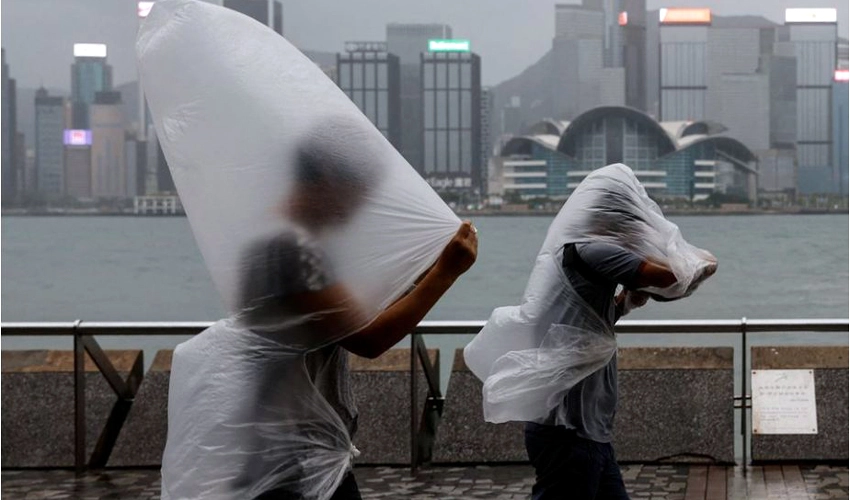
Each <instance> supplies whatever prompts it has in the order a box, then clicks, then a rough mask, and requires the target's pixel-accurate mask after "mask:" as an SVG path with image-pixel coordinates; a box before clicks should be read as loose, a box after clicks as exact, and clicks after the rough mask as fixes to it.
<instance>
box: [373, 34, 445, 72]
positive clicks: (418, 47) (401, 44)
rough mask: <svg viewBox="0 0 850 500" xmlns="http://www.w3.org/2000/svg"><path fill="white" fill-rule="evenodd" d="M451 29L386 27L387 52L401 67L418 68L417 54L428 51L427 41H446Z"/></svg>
mask: <svg viewBox="0 0 850 500" xmlns="http://www.w3.org/2000/svg"><path fill="white" fill-rule="evenodd" d="M451 37H452V28H451V26H448V25H446V24H433V23H432V24H403V23H390V24H388V25H387V52H389V53H390V54H395V55H396V56H398V58H399V62H400V63H401V64H402V65H405V64H408V65H414V66H417V67H418V66H419V54H421V53H423V52H427V51H428V41H429V40H447V39H450V38H451Z"/></svg>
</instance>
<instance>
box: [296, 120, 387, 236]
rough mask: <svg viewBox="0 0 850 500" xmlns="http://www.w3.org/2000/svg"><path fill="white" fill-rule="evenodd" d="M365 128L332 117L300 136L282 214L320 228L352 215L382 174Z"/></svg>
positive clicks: (377, 152)
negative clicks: (292, 176) (290, 184)
mask: <svg viewBox="0 0 850 500" xmlns="http://www.w3.org/2000/svg"><path fill="white" fill-rule="evenodd" d="M358 118H359V117H358ZM370 126H371V125H369V124H368V123H363V120H359V119H356V118H352V117H350V116H334V117H331V118H327V119H324V120H321V121H320V124H319V125H318V126H317V127H314V128H313V129H312V130H310V131H309V132H308V133H307V134H305V137H304V138H303V139H302V141H301V144H300V145H299V146H298V147H297V150H296V152H295V169H294V170H295V175H294V186H293V189H292V191H291V194H290V196H289V199H288V203H287V206H286V215H287V216H289V217H290V218H292V219H293V220H294V221H296V222H298V223H299V224H302V225H304V226H305V227H306V228H308V229H311V230H314V231H319V230H322V229H324V228H327V227H332V226H337V225H340V224H343V223H345V222H346V221H348V220H349V219H350V218H351V217H352V216H353V215H354V214H355V213H356V211H357V209H358V208H359V207H360V206H361V205H362V204H363V203H364V202H365V201H366V200H367V198H368V196H369V194H370V193H371V192H373V191H374V189H375V188H376V187H377V184H378V183H379V182H380V178H381V176H380V175H379V171H380V168H381V165H380V163H379V158H381V155H380V149H378V148H377V147H376V146H377V144H376V137H375V135H376V134H374V131H371V130H369V127H370Z"/></svg>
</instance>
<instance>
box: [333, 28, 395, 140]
mask: <svg viewBox="0 0 850 500" xmlns="http://www.w3.org/2000/svg"><path fill="white" fill-rule="evenodd" d="M345 50H346V53H345V54H337V60H336V77H337V80H336V82H337V85H339V88H340V89H342V91H343V92H345V94H346V95H347V96H348V97H349V98H351V100H352V101H354V104H356V105H357V107H358V108H360V111H362V112H363V114H364V115H366V117H367V118H369V120H370V121H371V122H372V123H373V124H374V125H375V127H376V128H377V129H378V130H380V131H381V133H382V134H384V137H386V138H387V139H389V141H390V142H391V143H392V145H393V146H395V147H396V148H399V147H400V146H401V133H402V126H401V82H400V74H399V62H398V57H396V56H395V55H393V54H390V53H388V52H387V44H386V43H384V42H349V43H346V48H345Z"/></svg>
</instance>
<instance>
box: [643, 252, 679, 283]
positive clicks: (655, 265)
mask: <svg viewBox="0 0 850 500" xmlns="http://www.w3.org/2000/svg"><path fill="white" fill-rule="evenodd" d="M676 281H677V279H676V275H675V274H673V271H672V270H671V269H670V268H669V267H668V266H667V265H666V264H664V263H663V262H661V261H659V260H656V259H650V258H647V259H645V260H644V261H643V263H642V264H641V265H640V269H638V274H637V278H636V280H635V285H636V286H637V288H645V287H648V286H652V287H656V288H667V287H668V286H671V285H674V284H676Z"/></svg>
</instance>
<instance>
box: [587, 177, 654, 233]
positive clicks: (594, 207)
mask: <svg viewBox="0 0 850 500" xmlns="http://www.w3.org/2000/svg"><path fill="white" fill-rule="evenodd" d="M620 167H621V168H619V169H617V170H619V172H617V173H619V174H620V175H617V176H613V175H606V173H605V172H597V173H596V175H594V176H593V179H589V181H590V182H587V183H586V185H585V186H584V187H585V189H584V191H585V192H584V197H585V199H586V200H587V203H588V204H587V206H586V209H585V210H586V213H587V215H588V232H589V234H590V235H591V236H593V237H601V238H604V239H611V240H615V241H616V242H617V243H619V244H621V245H623V246H625V247H627V248H630V249H635V248H636V247H637V246H638V245H640V244H641V242H642V241H643V240H644V239H645V238H646V235H647V234H649V231H650V230H651V229H650V228H651V225H652V222H651V221H650V220H649V219H650V218H651V217H653V215H654V214H656V213H657V214H658V215H660V213H659V212H660V211H659V209H658V207H657V205H656V204H655V202H653V201H652V200H651V199H650V198H649V196H647V194H646V191H645V190H644V189H643V186H641V185H640V183H639V182H638V180H637V177H635V175H634V173H633V172H632V171H631V169H629V168H628V167H626V166H624V165H623V166H620ZM609 168H610V167H609Z"/></svg>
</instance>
